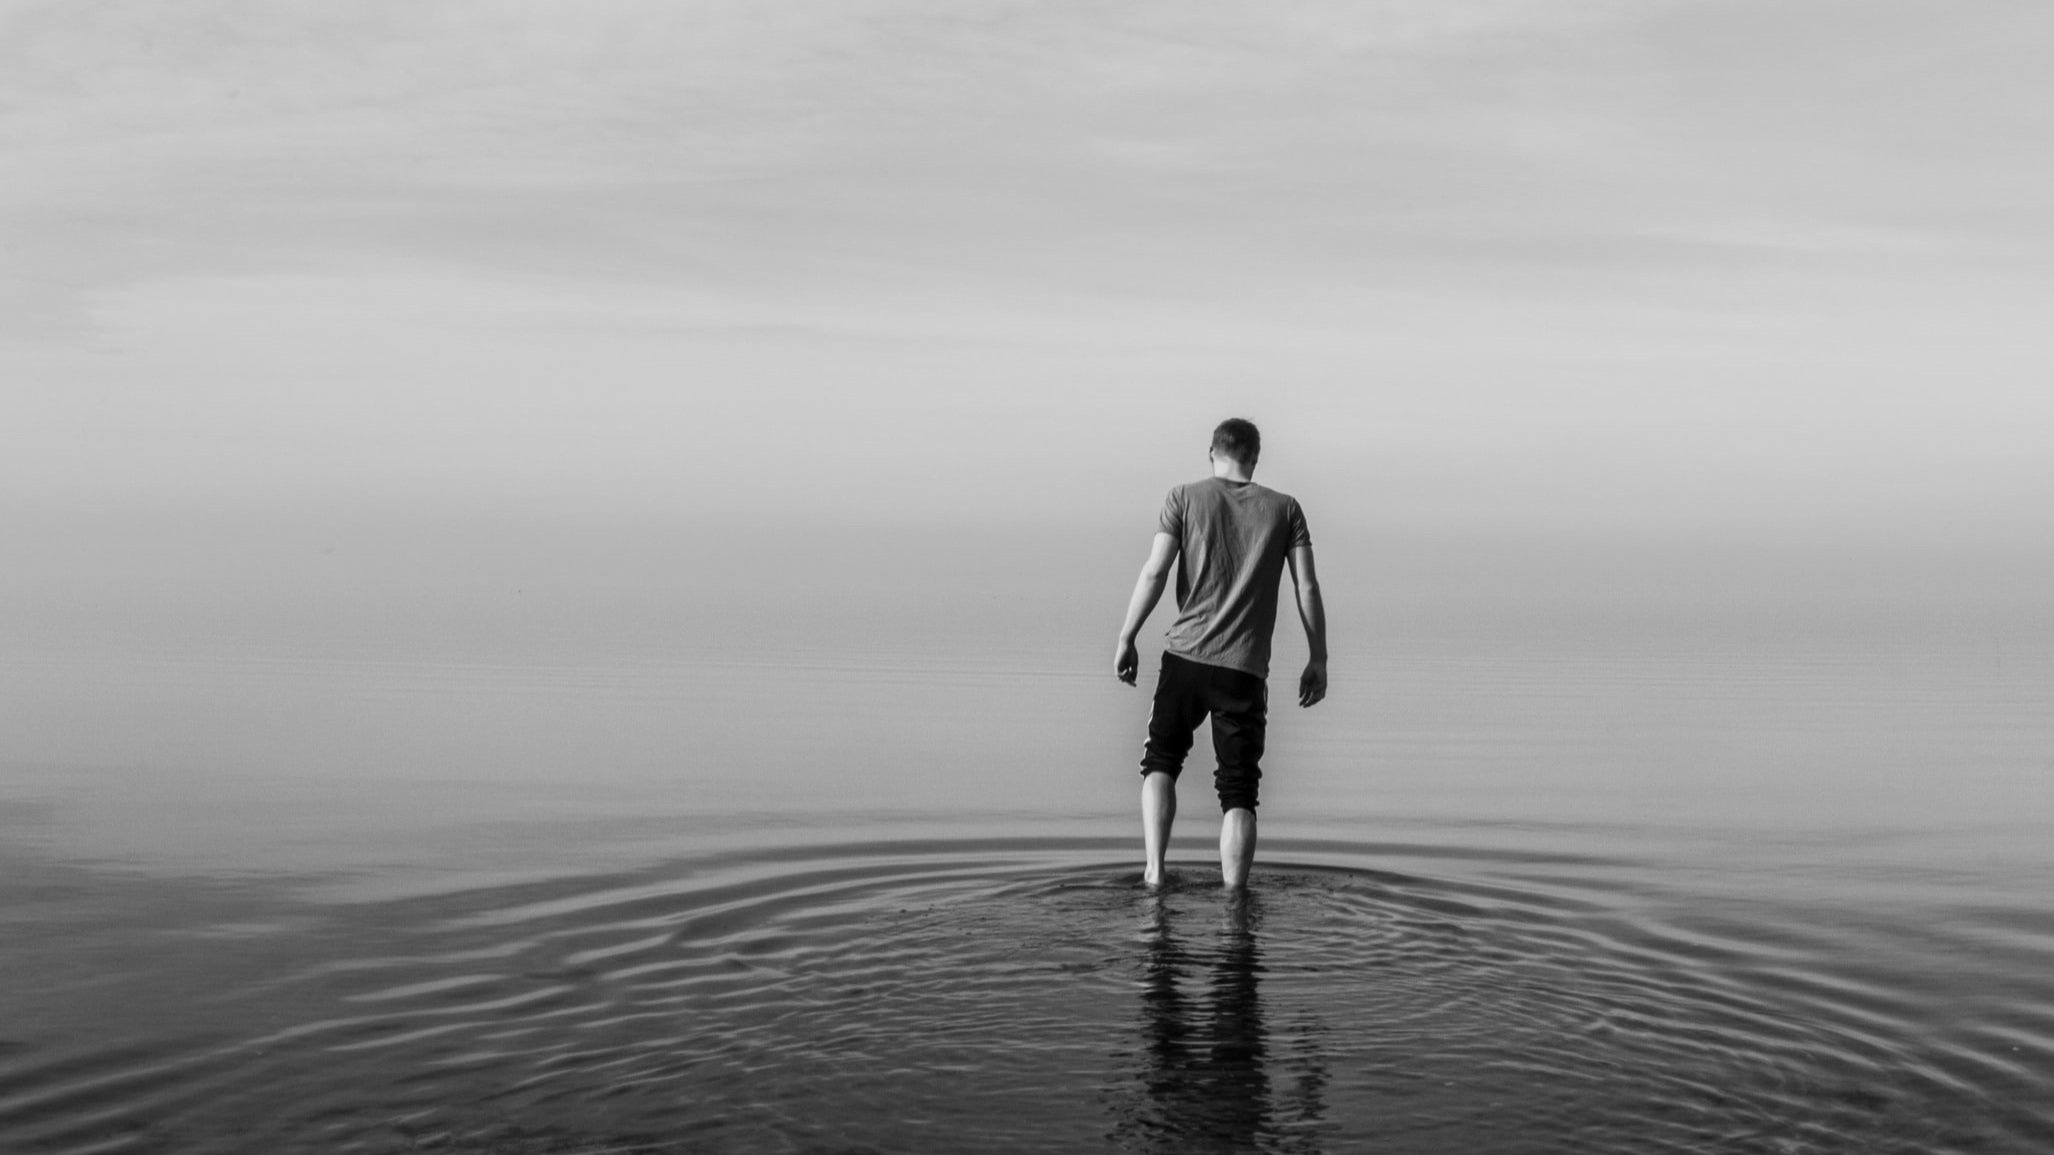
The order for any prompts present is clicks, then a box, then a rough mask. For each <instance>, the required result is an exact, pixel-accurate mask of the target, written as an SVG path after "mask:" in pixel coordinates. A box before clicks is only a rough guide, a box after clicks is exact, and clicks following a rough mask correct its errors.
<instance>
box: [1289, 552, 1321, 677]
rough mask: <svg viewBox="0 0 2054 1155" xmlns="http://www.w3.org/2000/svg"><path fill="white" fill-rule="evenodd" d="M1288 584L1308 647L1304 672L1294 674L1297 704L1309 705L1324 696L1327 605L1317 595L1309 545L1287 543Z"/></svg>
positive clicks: (1317, 579) (1316, 576) (1316, 578)
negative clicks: (1294, 593) (1295, 600)
mask: <svg viewBox="0 0 2054 1155" xmlns="http://www.w3.org/2000/svg"><path fill="white" fill-rule="evenodd" d="M1287 556H1288V557H1289V559H1290V562H1291V585H1292V586H1293V587H1294V588H1296V589H1297V591H1298V621H1299V624H1301V625H1303V626H1304V627H1305V644H1306V647H1307V648H1308V649H1309V650H1310V651H1311V653H1310V656H1309V657H1308V658H1307V659H1306V662H1305V673H1303V674H1301V675H1299V678H1298V704H1299V705H1300V706H1310V705H1313V704H1315V703H1317V702H1318V701H1319V700H1320V699H1321V698H1324V697H1326V696H1327V607H1326V603H1325V602H1324V601H1321V600H1320V596H1319V573H1318V571H1316V570H1314V569H1313V568H1312V547H1311V546H1310V545H1299V546H1293V547H1291V552H1290V553H1289V554H1288V555H1287Z"/></svg>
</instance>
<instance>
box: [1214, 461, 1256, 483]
mask: <svg viewBox="0 0 2054 1155" xmlns="http://www.w3.org/2000/svg"><path fill="white" fill-rule="evenodd" d="M1212 475H1213V476H1214V477H1217V478H1219V479H1220V480H1221V481H1254V480H1255V469H1254V467H1253V466H1248V465H1243V464H1241V463H1240V462H1238V461H1236V460H1234V459H1233V458H1231V457H1220V458H1215V459H1214V460H1213V463H1212Z"/></svg>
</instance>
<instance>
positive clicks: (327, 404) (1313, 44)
mask: <svg viewBox="0 0 2054 1155" xmlns="http://www.w3.org/2000/svg"><path fill="white" fill-rule="evenodd" d="M2050 48H2054V8H2050V7H2047V6H2044V5H2030V4H2017V3H2010V2H2001V3H2000V2H1994V0H1990V2H1985V0H1946V2H1944V3H1943V2H1939V0H1932V2H1905V0H1863V2H1861V3H1852V2H1836V0H1795V2H1793V0H1768V2H1755V0H1690V2H1667V0H1631V2H1607V0H1347V2H1325V0H1304V2H1300V3H1292V4H1285V5H1249V4H1239V3H1224V2H1219V0H1110V2H1094V3H1089V4H1086V3H1075V2H1061V0H1040V2H1035V3H1024V2H1023V3H1013V2H1001V0H946V2H941V0H935V2H915V0H786V2H780V3H776V4H765V3H761V2H759V0H734V2H729V0H583V2H580V3H577V4H563V3H541V2H537V0H361V2H353V3H349V4H335V3H314V2H301V0H188V2H184V3H180V4H177V5H166V4H161V3H155V2H152V0H0V155H4V157H5V163H4V165H0V522H4V523H5V524H7V525H10V526H12V527H13V528H12V530H11V531H10V532H11V533H12V535H13V536H15V537H16V540H17V541H18V542H27V543H30V545H31V546H32V548H25V549H24V550H23V552H24V554H29V553H33V554H36V555H37V556H38V557H39V558H40V559H41V562H42V563H46V572H47V573H50V574H66V575H72V576H76V572H78V571H82V570H85V569H89V568H92V567H94V566H105V565H109V564H114V562H113V561H110V559H117V560H118V558H119V557H120V556H121V554H120V550H119V548H118V547H117V545H111V544H109V541H111V540H112V539H114V538H118V537H119V536H120V535H122V534H124V533H129V532H133V531H134V527H135V526H149V527H154V528H153V529H152V532H155V533H156V534H157V535H158V537H157V538H156V539H154V540H156V542H157V544H158V545H159V546H161V547H163V548H167V549H168V548H171V546H170V544H169V543H170V542H172V541H173V539H176V538H179V537H180V536H181V535H184V534H186V533H187V531H188V529H190V528H191V527H192V526H195V525H200V524H201V523H204V524H205V525H206V526H209V527H212V528H210V529H207V530H206V532H209V533H214V534H216V535H217V536H219V537H225V538H234V537H235V536H236V535H237V533H239V532H241V531H239V530H237V529H236V528H235V527H236V526H238V525H246V526H266V527H272V528H271V529H267V530H263V531H262V532H264V533H271V532H275V531H276V527H278V526H290V525H294V524H299V525H302V526H304V525H305V524H308V523H310V522H314V523H320V525H321V526H322V527H326V528H318V530H317V531H309V535H308V536H305V538H304V540H301V539H299V538H294V539H293V540H294V542H295V544H294V546H293V548H294V549H299V548H301V546H304V547H305V548H306V550H308V551H315V550H319V549H324V548H330V547H331V546H332V540H331V539H333V538H334V537H335V531H334V530H333V526H335V525H338V524H341V523H342V522H345V521H349V520H350V519H351V518H354V519H356V521H357V522H360V523H361V522H377V521H378V520H379V519H381V518H384V519H389V520H404V519H407V518H413V519H417V520H426V521H429V522H433V521H435V520H436V519H437V518H442V519H443V522H444V523H446V524H466V525H487V524H491V523H494V519H495V518H498V519H500V520H501V521H504V520H505V519H507V518H514V519H516V520H518V519H520V518H527V517H532V518H537V519H548V520H549V524H551V525H554V526H557V527H559V528H558V529H557V530H554V531H552V532H555V533H559V534H563V533H569V532H571V531H569V530H566V529H563V528H562V527H565V526H576V525H580V524H587V525H600V524H605V525H612V526H617V527H623V528H620V529H619V533H620V534H623V535H630V536H631V535H632V534H633V532H634V530H633V527H634V526H636V525H638V524H663V525H667V526H679V525H682V526H692V525H699V526H707V525H730V524H732V525H743V526H747V527H750V528H751V530H752V531H753V532H774V531H776V530H777V529H778V528H779V527H793V528H794V532H802V531H805V530H806V529H807V528H808V527H821V526H831V527H839V528H840V529H841V530H843V531H848V530H849V529H850V527H862V526H873V525H874V526H878V527H890V528H893V529H895V530H913V529H917V530H920V531H922V532H926V531H934V532H942V533H946V532H948V531H950V530H952V529H962V530H964V531H966V532H972V531H974V532H978V533H983V534H987V535H997V536H998V537H1001V538H1003V537H1004V536H1005V535H1007V534H1009V533H1015V532H1017V533H1022V534H1040V535H1050V534H1060V533H1062V532H1065V531H1067V530H1070V529H1075V530H1077V531H1079V532H1084V531H1089V532H1094V533H1096V532H1101V531H1103V532H1107V533H1111V532H1117V531H1127V530H1131V531H1133V532H1134V533H1135V534H1137V535H1139V537H1140V540H1139V541H1137V543H1136V544H1135V546H1134V550H1135V551H1136V557H1135V558H1134V559H1124V558H1123V560H1122V563H1121V564H1122V566H1123V567H1126V566H1127V562H1128V561H1129V560H1133V561H1138V551H1139V550H1141V549H1142V548H1144V547H1145V535H1146V533H1147V531H1148V530H1149V528H1150V527H1151V526H1152V523H1153V516H1154V511H1155V508H1156V506H1157V504H1158V503H1159V502H1160V499H1161V494H1162V492H1163V491H1164V490H1165V489H1166V488H1167V487H1168V486H1169V485H1170V484H1171V483H1173V482H1176V481H1180V480H1186V479H1188V478H1190V477H1192V476H1196V475H1199V474H1201V473H1203V472H1204V470H1205V460H1204V456H1203V454H1204V449H1205V442H1206V438H1207V435H1208V433H1209V431H1210V429H1211V426H1212V425H1213V424H1214V423H1215V422H1216V421H1218V420H1219V419H1220V418H1223V417H1226V416H1229V415H1241V416H1246V417H1249V418H1252V419H1254V420H1256V421H1257V422H1258V423H1260V424H1261V425H1262V427H1263V429H1264V431H1265V435H1266V453H1265V456H1264V460H1263V463H1262V472H1261V473H1260V474H1259V478H1260V479H1261V480H1263V481H1265V482H1268V483H1269V484H1272V485H1275V486H1276V487H1278V488H1281V489H1285V490H1287V491H1289V492H1292V493H1294V494H1297V495H1298V496H1299V497H1300V498H1301V499H1302V500H1304V501H1305V502H1306V505H1307V508H1308V510H1309V511H1310V513H1311V517H1312V521H1313V525H1314V529H1315V533H1316V535H1317V534H1320V533H1321V532H1325V533H1327V534H1329V535H1333V536H1338V537H1343V538H1350V539H1356V540H1365V541H1374V540H1375V539H1376V538H1377V536H1378V535H1379V534H1403V533H1414V534H1417V533H1428V532H1440V531H1447V532H1451V533H1470V534H1480V535H1489V534H1525V535H1542V536H1545V535H1549V534H1554V533H1562V534H1576V533H1583V534H1588V533H1596V534H1626V535H1631V534H1664V535H1670V536H1672V537H1676V538H1678V539H1686V540H1687V539H1689V538H1691V537H1692V536H1694V535H1718V534H1725V535H1729V536H1730V535H1733V534H1740V535H1747V534H1759V535H1762V536H1764V537H1775V536H1778V535H1781V536H1782V537H1786V538H1792V539H1802V538H1805V537H1808V536H1811V537H1816V536H1819V535H1841V536H1845V537H1849V538H1852V539H1863V540H1878V541H1882V540H1888V541H1897V542H1906V541H1910V542H1919V541H1932V542H1951V541H1957V540H1970V539H1973V540H1975V541H1979V542H1982V543H1984V544H1989V543H1998V544H2003V543H2014V544H2015V543H2020V542H2028V541H2039V540H2044V539H2046V538H2047V536H2048V535H2047V531H2048V530H2050V529H2054V505H2050V501H2049V497H2050V495H2054V453H2050V452H2049V451H2048V450H2049V448H2050V446H2054V388H2050V387H2049V381H2050V377H2054V375H2050V372H2049V371H2050V370H2054V339H2050V337H2049V335H2048V326H2047V324H2046V319H2047V317H2048V316H2049V315H2050V305H2054V152H2050V151H2049V150H2048V149H2047V148H2046V143H2047V141H2048V140H2049V139H2050V136H2049V130H2050V128H2054V124H2050V119H2054V111H2050V110H2054V73H2050V72H2049V71H2048V69H2047V68H2046V66H2045V63H2046V60H2047V58H2048V51H2049V49H2050ZM537 524H540V523H539V522H537ZM124 526H126V527H129V528H128V529H123V528H122V527H124ZM167 526H169V527H171V528H168V529H167V528H166V527H167ZM93 527H100V528H99V529H97V530H95V529H94V528H93ZM192 532H195V533H198V532H200V531H199V530H192ZM249 532H250V533H252V534H255V533H258V531H257V530H254V529H253V530H250V531H249ZM96 533H97V534H98V535H99V544H98V545H97V546H96V545H94V544H92V542H93V540H94V539H95V534H96ZM458 536H459V537H460V536H461V535H460V534H459V535H458ZM96 551H97V552H96ZM488 552H489V551H488ZM210 556H214V555H210ZM476 556H479V557H483V556H485V554H483V553H480V554H478V555H476ZM623 556H626V555H623ZM53 559H54V560H53ZM195 564H198V563H195ZM624 564H625V563H624ZM67 580H69V579H68V578H67ZM1114 600H1117V597H1116V596H1115V598H1114Z"/></svg>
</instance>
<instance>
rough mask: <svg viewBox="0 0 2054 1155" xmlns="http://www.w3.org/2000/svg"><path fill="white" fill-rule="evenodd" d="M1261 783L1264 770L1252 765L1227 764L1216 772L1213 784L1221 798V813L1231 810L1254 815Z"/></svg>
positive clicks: (1214, 772)
mask: <svg viewBox="0 0 2054 1155" xmlns="http://www.w3.org/2000/svg"><path fill="white" fill-rule="evenodd" d="M1261 782H1262V770H1261V769H1260V768H1258V767H1256V766H1254V765H1252V764H1247V763H1233V764H1225V765H1222V766H1220V768H1219V769H1217V770H1214V771H1213V772H1212V784H1213V789H1214V790H1215V791H1217V792H1218V794H1219V796H1220V813H1222V814H1224V813H1226V812H1227V811H1229V810H1246V811H1248V812H1250V813H1254V811H1255V806H1256V800H1257V795H1258V794H1259V793H1260V784H1261Z"/></svg>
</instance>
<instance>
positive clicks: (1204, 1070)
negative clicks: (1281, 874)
mask: <svg viewBox="0 0 2054 1155" xmlns="http://www.w3.org/2000/svg"><path fill="white" fill-rule="evenodd" d="M1186 917H1189V916H1186V915H1180V914H1179V913H1178V912H1176V911H1174V910H1173V909H1172V907H1171V905H1170V902H1169V899H1168V897H1167V896H1166V895H1161V894H1158V895H1155V896H1153V897H1152V898H1151V899H1150V906H1149V910H1148V920H1147V923H1146V925H1145V927H1144V929H1143V939H1144V942H1145V954H1144V956H1143V978H1142V987H1141V1016H1140V1028H1141V1036H1142V1042H1143V1046H1142V1048H1141V1050H1140V1052H1139V1054H1138V1058H1139V1060H1140V1068H1141V1069H1140V1071H1139V1072H1138V1075H1139V1079H1140V1083H1141V1087H1142V1090H1143V1091H1144V1096H1143V1101H1142V1102H1141V1103H1140V1104H1138V1106H1137V1107H1136V1108H1135V1109H1134V1110H1132V1112H1131V1113H1130V1114H1129V1115H1128V1117H1126V1118H1124V1119H1123V1120H1122V1122H1121V1124H1120V1126H1119V1127H1118V1128H1117V1129H1116V1131H1115V1137H1116V1138H1118V1139H1121V1140H1123V1141H1124V1145H1127V1146H1133V1147H1138V1148H1139V1149H1140V1150H1144V1151H1163V1152H1169V1151H1180V1152H1183V1151H1193V1150H1199V1151H1207V1150H1216V1151H1250V1150H1257V1149H1265V1150H1287V1151H1309V1150H1313V1149H1314V1148H1313V1147H1312V1146H1311V1141H1312V1138H1313V1136H1312V1134H1311V1130H1312V1125H1313V1124H1316V1122H1317V1120H1318V1118H1319V1116H1320V1114H1321V1106H1322V1103H1321V1101H1320V1099H1321V1094H1320V1093H1321V1089H1322V1088H1323V1086H1324V1083H1325V1081H1326V1080H1325V1072H1324V1069H1323V1064H1321V1063H1319V1062H1318V1061H1317V1060H1316V1058H1313V1057H1310V1056H1306V1055H1299V1054H1294V1055H1292V1056H1291V1059H1290V1061H1289V1062H1288V1063H1286V1064H1283V1065H1284V1066H1288V1067H1289V1068H1291V1069H1292V1071H1293V1073H1295V1075H1296V1077H1295V1078H1294V1079H1289V1080H1281V1075H1280V1074H1279V1073H1273V1071H1272V1067H1273V1065H1276V1064H1274V1063H1273V1059H1274V1056H1273V1055H1272V1054H1271V1051H1272V1044H1271V1040H1270V1036H1269V1030H1268V1028H1267V1025H1266V1024H1265V1022H1264V1019H1263V1008H1262V998H1261V992H1260V982H1261V976H1262V974H1263V964H1262V948H1261V943H1260V935H1259V933H1258V932H1259V930H1260V927H1261V918H1262V911H1261V906H1260V899H1259V898H1257V897H1256V896H1255V895H1253V894H1245V893H1244V894H1240V895H1235V896H1231V897H1230V898H1228V900H1227V904H1226V906H1225V908H1224V910H1222V911H1220V912H1219V915H1218V917H1219V918H1220V923H1219V926H1218V929H1217V932H1216V938H1215V939H1214V941H1213V943H1212V944H1211V945H1212V947H1213V949H1212V950H1211V951H1210V952H1208V951H1207V950H1206V949H1205V947H1204V946H1203V945H1201V946H1198V947H1193V946H1190V945H1187V943H1186V942H1185V941H1184V939H1183V938H1182V937H1180V935H1179V933H1178V927H1177V924H1178V923H1179V922H1180V921H1181V920H1182V919H1183V918H1186ZM1208 955H1209V957H1208ZM1201 992H1202V993H1201ZM1279 1081H1286V1082H1288V1083H1289V1084H1290V1086H1289V1087H1288V1088H1287V1089H1286V1093H1284V1094H1282V1095H1281V1096H1280V1094H1279V1090H1280V1088H1279V1087H1278V1085H1277V1084H1278V1083H1279Z"/></svg>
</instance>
